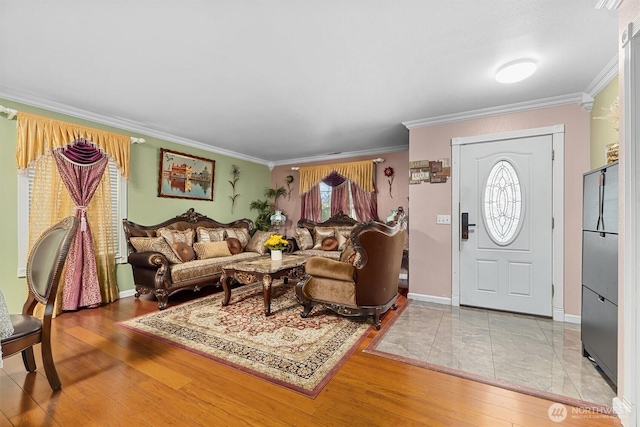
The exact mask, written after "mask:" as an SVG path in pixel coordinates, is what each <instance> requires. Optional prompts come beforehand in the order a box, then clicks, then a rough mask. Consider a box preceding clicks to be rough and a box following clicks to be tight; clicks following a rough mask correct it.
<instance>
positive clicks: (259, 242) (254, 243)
mask: <svg viewBox="0 0 640 427" xmlns="http://www.w3.org/2000/svg"><path fill="white" fill-rule="evenodd" d="M269 237H271V233H270V232H269V231H260V230H258V231H256V232H255V233H254V234H253V237H252V238H251V240H249V243H247V246H246V247H245V248H244V250H245V252H257V253H259V254H260V255H264V254H266V253H267V247H266V246H265V245H264V242H266V241H267V239H268V238H269Z"/></svg>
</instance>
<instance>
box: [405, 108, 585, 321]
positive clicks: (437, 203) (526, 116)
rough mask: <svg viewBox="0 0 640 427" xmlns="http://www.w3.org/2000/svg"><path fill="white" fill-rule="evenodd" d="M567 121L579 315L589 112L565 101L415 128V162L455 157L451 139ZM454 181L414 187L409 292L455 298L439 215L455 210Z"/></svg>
mask: <svg viewBox="0 0 640 427" xmlns="http://www.w3.org/2000/svg"><path fill="white" fill-rule="evenodd" d="M558 124H564V126H565V165H564V167H565V172H564V175H565V176H564V180H565V187H564V211H565V218H564V239H565V254H564V309H565V313H566V314H573V315H579V314H580V306H581V304H580V301H581V266H582V260H581V254H582V231H581V230H582V174H583V173H584V172H586V171H587V170H589V126H590V123H589V112H588V111H586V110H584V109H582V108H581V107H580V106H578V105H564V106H559V107H552V108H543V109H537V110H532V111H526V112H519V113H512V114H504V115H499V116H494V117H487V118H481V119H475V120H468V121H463V122H457V123H447V124H443V125H435V126H427V127H423V128H417V129H412V130H411V131H410V132H409V160H411V161H415V160H425V159H428V160H433V159H439V158H443V157H449V158H451V139H452V138H456V137H466V136H474V135H486V134H493V133H498V132H507V131H515V130H520V129H531V128H539V127H546V126H553V125H558ZM450 182H451V181H449V182H447V183H446V184H429V183H424V184H420V185H411V186H409V200H410V203H409V212H410V221H409V236H410V240H409V245H410V246H409V276H410V277H409V292H411V293H415V294H420V295H429V296H436V297H445V298H450V297H451V227H450V226H448V225H437V224H436V215H437V214H451V183H450Z"/></svg>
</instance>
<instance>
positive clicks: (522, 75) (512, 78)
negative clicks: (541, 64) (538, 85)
mask: <svg viewBox="0 0 640 427" xmlns="http://www.w3.org/2000/svg"><path fill="white" fill-rule="evenodd" d="M537 68H538V66H537V65H536V64H535V62H533V61H531V60H529V59H526V60H521V61H516V62H512V63H510V64H507V65H505V66H504V67H502V68H500V70H499V71H498V73H497V74H496V80H497V81H499V82H500V83H515V82H519V81H521V80H524V79H526V78H527V77H529V76H531V75H532V74H533V73H535V72H536V69H537Z"/></svg>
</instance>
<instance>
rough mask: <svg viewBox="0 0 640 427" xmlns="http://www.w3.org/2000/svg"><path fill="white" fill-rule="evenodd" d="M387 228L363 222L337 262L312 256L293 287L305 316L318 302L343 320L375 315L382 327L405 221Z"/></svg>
mask: <svg viewBox="0 0 640 427" xmlns="http://www.w3.org/2000/svg"><path fill="white" fill-rule="evenodd" d="M391 224H392V225H385V224H382V223H379V222H373V221H370V222H366V223H361V224H358V225H356V226H355V227H354V229H353V231H352V232H351V236H350V244H349V245H348V246H347V248H346V249H345V250H344V252H343V253H342V256H341V259H340V261H336V260H332V259H328V258H323V257H311V258H309V260H308V261H307V263H306V265H305V272H306V274H305V277H304V278H303V279H302V280H301V281H300V282H299V283H298V284H297V285H296V297H297V298H298V301H299V302H300V304H302V306H303V311H302V313H301V314H300V315H301V316H302V317H303V318H304V317H307V316H308V315H309V312H310V311H311V309H312V308H313V306H314V305H316V304H322V305H324V306H326V307H328V308H329V309H331V310H333V311H335V312H336V313H338V314H341V315H344V316H373V324H374V326H375V327H376V329H380V316H381V315H382V314H384V313H386V312H387V310H389V308H393V309H395V308H397V307H396V299H397V296H398V282H399V274H400V265H401V263H402V251H403V248H404V239H405V233H406V221H405V220H404V215H403V214H400V215H399V216H398V219H397V220H396V221H394V222H392V223H391Z"/></svg>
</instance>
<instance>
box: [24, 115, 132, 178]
mask: <svg viewBox="0 0 640 427" xmlns="http://www.w3.org/2000/svg"><path fill="white" fill-rule="evenodd" d="M78 138H84V139H86V140H87V141H91V142H92V143H93V144H95V146H96V147H98V148H99V149H100V150H102V151H103V152H105V153H106V154H107V155H109V156H110V157H112V158H113V159H114V160H115V162H116V164H117V165H118V169H120V173H121V174H122V176H123V177H124V178H125V179H126V178H128V177H129V156H130V153H131V142H130V141H131V139H130V137H129V136H126V135H120V134H117V133H113V132H107V131H104V130H99V129H93V128H88V127H85V126H80V125H76V124H73V123H67V122H62V121H60V120H54V119H50V118H48V117H42V116H37V115H35V114H29V113H23V112H22V111H20V112H18V143H17V146H16V161H17V163H18V170H24V169H26V168H27V167H29V164H30V163H31V162H33V161H34V160H36V159H37V158H38V157H40V156H42V155H43V154H44V153H47V152H49V151H53V150H55V149H57V148H62V147H64V146H66V145H69V144H71V143H72V142H73V141H75V140H76V139H78Z"/></svg>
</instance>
